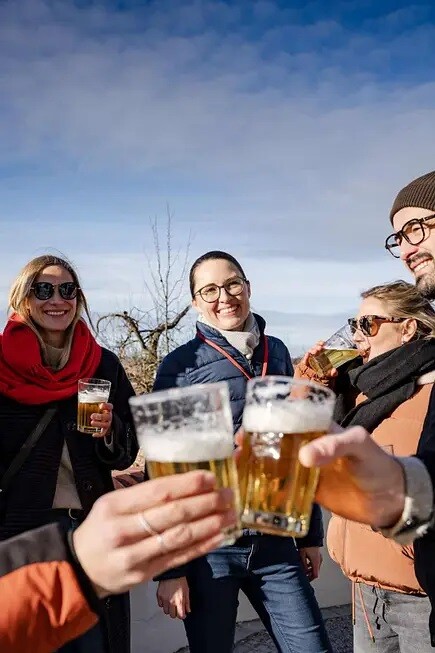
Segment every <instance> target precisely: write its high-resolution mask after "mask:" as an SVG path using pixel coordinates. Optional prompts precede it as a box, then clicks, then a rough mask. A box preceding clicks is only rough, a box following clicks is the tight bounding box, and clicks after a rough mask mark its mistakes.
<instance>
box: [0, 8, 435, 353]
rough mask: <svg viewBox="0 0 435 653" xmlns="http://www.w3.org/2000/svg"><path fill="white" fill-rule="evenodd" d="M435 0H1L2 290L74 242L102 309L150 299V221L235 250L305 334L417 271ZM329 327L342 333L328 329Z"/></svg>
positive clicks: (278, 319) (280, 329) (261, 306)
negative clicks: (395, 220)
mask: <svg viewBox="0 0 435 653" xmlns="http://www.w3.org/2000/svg"><path fill="white" fill-rule="evenodd" d="M434 54H435V7H434V5H433V3H432V2H431V1H430V0H427V1H423V0H420V1H412V0H411V1H410V2H409V3H405V2H401V1H400V2H399V1H397V2H394V1H393V0H382V2H379V0H378V1H377V2H375V1H368V0H367V1H354V0H345V1H343V2H338V1H337V2H330V1H328V0H318V1H315V2H302V1H300V0H296V1H294V2H284V1H278V0H276V1H274V2H272V1H258V2H257V1H255V0H246V1H240V2H238V1H234V2H229V1H228V2H222V1H212V0H208V1H207V0H205V1H203V2H195V1H187V0H177V1H175V0H171V1H170V0H159V1H155V2H143V1H142V2H141V1H139V0H137V1H134V0H132V1H130V2H127V1H125V2H122V1H121V0H119V1H118V2H90V1H81V2H79V1H77V2H75V3H74V2H66V1H47V0H20V1H19V2H7V1H6V2H5V1H3V2H1V1H0V144H1V147H0V239H1V241H0V242H1V253H2V256H1V260H0V273H1V274H0V291H1V292H2V296H3V297H4V306H3V307H2V308H5V307H6V299H5V298H6V295H7V288H8V286H9V284H10V282H11V280H12V278H13V277H14V275H15V274H16V272H17V270H18V269H19V268H20V267H21V265H22V264H23V263H25V262H26V260H27V259H29V258H30V257H32V256H34V255H37V254H39V253H41V252H42V251H44V250H46V249H53V248H54V249H59V250H61V251H62V252H64V253H65V254H66V255H68V256H69V257H70V258H71V259H72V260H73V261H74V262H75V263H77V265H78V266H79V268H80V271H81V276H82V279H83V285H84V287H85V289H87V291H88V295H89V299H90V303H91V306H92V308H93V309H94V311H104V310H111V309H114V308H123V307H125V306H130V305H133V304H139V303H140V304H141V305H144V306H146V305H147V302H149V299H148V298H147V294H146V292H144V287H143V280H144V277H145V276H146V264H145V258H146V256H149V255H150V253H151V252H152V239H151V234H150V230H149V219H150V218H154V217H156V216H157V217H158V218H159V219H161V220H162V221H164V220H165V214H166V207H167V205H169V206H170V209H171V211H172V213H173V231H174V240H175V243H176V245H177V246H180V247H183V244H184V243H185V242H186V240H187V238H188V234H189V233H191V239H192V244H191V248H190V254H191V258H192V259H193V258H194V257H196V256H197V255H199V254H201V253H203V252H204V251H206V250H208V249H215V248H220V249H225V250H227V251H230V252H231V253H233V254H234V255H235V256H236V257H238V258H239V259H240V260H241V262H242V264H243V266H244V268H245V269H246V271H247V274H248V276H249V277H250V279H251V281H252V287H253V305H254V307H255V308H256V309H257V310H258V311H259V312H262V313H264V314H266V316H267V317H268V321H269V332H270V333H276V334H280V335H282V336H283V337H284V338H285V339H286V341H287V342H288V344H290V345H291V346H292V348H293V350H300V349H301V347H303V346H304V345H306V344H310V342H311V341H312V340H313V339H317V338H318V337H320V336H321V335H322V334H323V333H325V331H327V330H328V329H331V328H333V327H334V325H335V324H336V326H339V322H340V320H342V319H343V318H344V316H345V315H350V314H352V313H353V312H354V311H355V309H356V306H357V303H358V294H359V292H360V291H361V290H362V289H364V288H367V287H368V286H370V285H373V284H375V283H380V282H383V281H387V280H391V279H393V278H398V277H404V278H406V275H407V273H406V272H405V271H404V269H403V268H402V266H401V264H400V262H396V261H394V260H393V259H392V258H391V260H389V255H388V254H387V253H386V252H385V251H384V250H383V242H384V239H385V237H386V235H387V234H388V232H389V230H390V229H389V222H388V211H389V208H390V204H391V202H392V199H393V197H394V195H395V193H396V192H397V191H398V190H399V189H400V187H401V186H402V185H404V184H405V183H406V182H407V181H409V180H410V179H412V178H414V177H416V176H417V175H419V174H422V173H424V172H427V171H429V170H431V169H433V168H434V165H433V156H432V152H431V150H432V145H431V143H432V140H433V135H434V130H435V127H434V125H435V109H434V107H435V81H434V75H433V61H434ZM326 335H327V334H326Z"/></svg>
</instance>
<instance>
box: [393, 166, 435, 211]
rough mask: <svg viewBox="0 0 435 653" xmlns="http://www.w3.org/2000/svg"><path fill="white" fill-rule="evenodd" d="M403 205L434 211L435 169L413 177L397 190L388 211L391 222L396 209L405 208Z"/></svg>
mask: <svg viewBox="0 0 435 653" xmlns="http://www.w3.org/2000/svg"><path fill="white" fill-rule="evenodd" d="M405 206H416V207H419V208H421V209H428V210H429V211H435V170H434V171H433V172H428V173H427V174H426V175H423V176H422V177H418V178H417V179H414V181H411V183H410V184H408V185H407V186H405V188H402V190H401V191H399V194H398V195H397V197H396V199H395V200H394V204H393V208H392V209H391V211H390V220H391V222H393V218H394V216H395V215H396V213H397V211H400V209H403V208H405Z"/></svg>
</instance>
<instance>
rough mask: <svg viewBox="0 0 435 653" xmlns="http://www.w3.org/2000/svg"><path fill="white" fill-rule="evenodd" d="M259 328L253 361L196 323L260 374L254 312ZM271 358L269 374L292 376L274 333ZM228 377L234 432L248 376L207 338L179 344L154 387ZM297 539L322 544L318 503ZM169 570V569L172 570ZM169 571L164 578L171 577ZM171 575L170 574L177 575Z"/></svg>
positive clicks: (260, 350)
mask: <svg viewBox="0 0 435 653" xmlns="http://www.w3.org/2000/svg"><path fill="white" fill-rule="evenodd" d="M254 317H255V319H256V320H257V324H258V326H259V328H260V333H261V339H260V344H259V345H258V346H257V347H256V348H255V350H254V354H253V356H252V359H251V361H248V360H247V358H246V357H245V356H243V354H241V353H240V352H239V351H238V350H237V349H235V348H234V347H233V346H232V345H230V343H229V342H228V340H227V339H226V338H224V336H223V335H222V334H221V333H220V332H219V331H217V330H216V329H213V328H212V327H209V326H208V325H206V324H203V323H202V322H198V323H197V325H196V326H197V330H198V331H199V332H200V333H201V334H202V335H203V336H204V337H206V338H207V339H208V340H212V341H213V342H215V343H216V344H217V345H219V346H220V347H221V348H222V349H224V350H225V351H227V352H228V353H229V354H231V356H232V357H233V358H234V360H236V361H237V362H238V363H239V364H240V365H241V366H242V367H243V368H244V369H246V371H247V372H248V374H249V375H250V376H261V371H262V366H263V359H264V329H265V326H266V323H265V321H264V320H263V318H262V317H260V316H259V315H255V314H254ZM267 342H268V347H269V358H268V366H267V374H277V375H283V376H293V366H292V362H291V358H290V354H289V351H288V349H287V347H286V346H285V344H284V343H283V342H282V341H281V340H279V339H278V338H275V337H273V336H267ZM218 381H227V382H228V385H229V392H230V401H231V410H232V413H233V423H234V432H236V431H237V430H238V429H239V428H240V426H241V425H242V413H243V407H244V405H245V392H246V384H247V382H248V380H247V378H246V376H245V375H244V374H242V372H241V371H240V370H239V369H238V368H237V367H236V366H235V365H233V364H232V363H231V361H229V360H228V359H227V358H226V357H225V356H224V355H223V354H221V353H220V352H219V351H217V350H216V349H214V347H211V346H210V345H208V344H207V343H206V342H204V341H203V340H201V338H199V337H198V336H195V338H193V339H192V340H189V342H187V343H186V344H185V345H181V346H180V347H177V349H175V350H174V351H172V352H171V353H170V354H168V355H167V356H166V357H165V358H164V359H163V361H162V363H161V364H160V366H159V369H158V370H157V376H156V380H155V382H154V390H163V389H166V388H174V387H182V386H190V385H194V384H197V383H216V382H218ZM296 543H297V545H298V547H299V548H302V547H308V546H322V545H323V523H322V513H321V510H320V508H319V506H318V505H317V504H314V507H313V513H312V517H311V524H310V530H309V532H308V534H307V535H306V537H303V538H298V539H297V540H296ZM169 573H170V572H169ZM167 574H168V572H166V574H165V578H167V577H168V575H167ZM178 576H179V574H177V575H176V576H174V575H172V576H170V577H172V578H177V577H178Z"/></svg>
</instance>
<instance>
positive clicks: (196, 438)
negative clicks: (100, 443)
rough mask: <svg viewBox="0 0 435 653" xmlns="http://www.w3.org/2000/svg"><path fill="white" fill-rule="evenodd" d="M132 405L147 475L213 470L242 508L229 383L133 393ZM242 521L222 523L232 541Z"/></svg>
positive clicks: (238, 532) (236, 503) (227, 538)
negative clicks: (139, 393) (226, 526)
mask: <svg viewBox="0 0 435 653" xmlns="http://www.w3.org/2000/svg"><path fill="white" fill-rule="evenodd" d="M130 407H131V412H132V415H133V419H134V422H135V426H136V432H137V437H138V441H139V445H140V447H141V449H142V451H143V453H144V456H145V460H146V466H147V470H148V474H149V476H150V478H158V477H159V476H168V475H170V474H182V473H184V472H190V471H192V470H197V469H205V470H208V471H211V472H213V473H214V474H215V476H216V484H217V487H218V488H224V487H229V488H231V489H232V490H233V492H234V503H235V505H234V508H235V510H236V512H237V513H238V514H240V512H241V505H240V495H239V486H238V477H237V469H236V465H235V461H234V457H233V451H234V438H233V421H232V415H231V408H230V401H229V393H228V386H227V384H226V383H207V384H203V385H193V386H190V387H188V388H172V389H170V390H161V391H158V392H153V393H152V394H146V395H141V396H139V397H132V398H131V399H130ZM240 534H241V531H240V524H238V526H237V527H236V528H234V527H231V528H228V529H225V535H226V539H225V541H224V542H223V544H222V546H226V545H228V544H234V542H235V541H236V539H237V538H238V537H239V536H240Z"/></svg>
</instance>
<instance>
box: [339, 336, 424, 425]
mask: <svg viewBox="0 0 435 653" xmlns="http://www.w3.org/2000/svg"><path fill="white" fill-rule="evenodd" d="M434 369H435V339H433V338H431V339H430V340H415V341H413V342H409V343H408V344H406V345H401V346H400V347H396V348H395V349H391V350H390V351H387V352H386V353H385V354H381V355H380V356H377V357H376V358H374V359H373V360H371V361H370V362H369V363H365V364H364V365H360V366H359V367H357V368H356V369H354V370H352V371H351V372H349V378H350V381H351V383H352V385H353V386H354V387H355V388H357V389H358V390H359V392H362V393H363V394H364V395H365V396H366V397H367V399H366V400H365V401H363V402H361V403H360V404H358V405H357V406H355V407H354V408H352V409H351V410H350V411H349V412H348V413H347V414H346V413H344V414H342V415H337V414H336V415H335V418H336V419H337V421H338V422H339V423H340V424H341V426H356V425H358V426H363V427H364V428H365V429H367V431H369V432H370V433H371V432H372V431H373V430H374V429H375V428H376V427H377V426H378V425H379V424H380V423H381V422H382V420H383V419H385V417H387V416H388V415H390V414H391V413H392V412H393V410H394V409H395V408H397V406H399V405H400V404H402V403H403V402H404V401H406V400H407V399H409V398H410V397H412V395H413V394H414V393H415V391H416V389H417V380H418V379H419V377H420V376H422V375H423V374H425V373H426V372H431V371H432V370H434Z"/></svg>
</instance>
